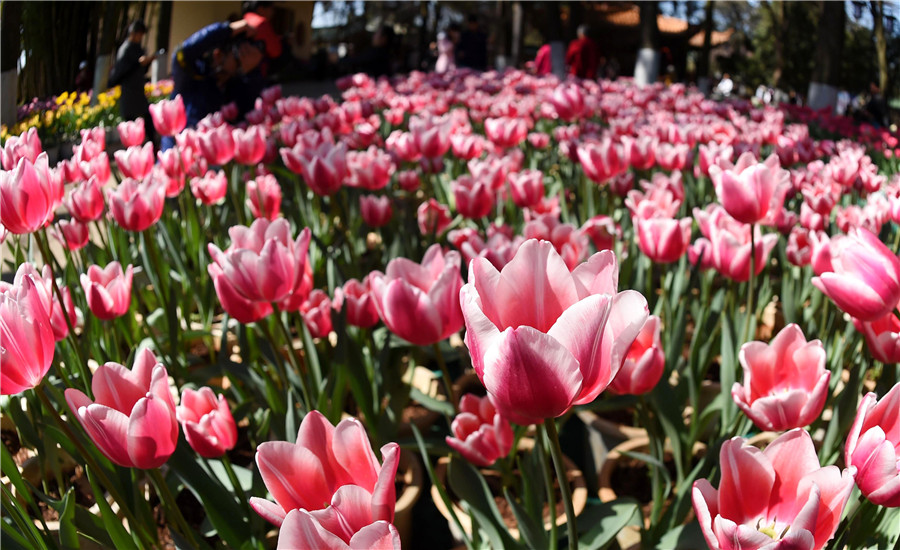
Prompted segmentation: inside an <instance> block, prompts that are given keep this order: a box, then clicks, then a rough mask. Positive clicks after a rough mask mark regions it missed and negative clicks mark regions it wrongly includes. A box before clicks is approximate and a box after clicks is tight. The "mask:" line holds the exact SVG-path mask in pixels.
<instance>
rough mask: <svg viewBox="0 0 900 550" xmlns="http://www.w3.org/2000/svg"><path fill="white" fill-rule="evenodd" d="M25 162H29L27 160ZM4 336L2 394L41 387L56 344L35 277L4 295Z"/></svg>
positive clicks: (0, 314) (0, 320)
mask: <svg viewBox="0 0 900 550" xmlns="http://www.w3.org/2000/svg"><path fill="white" fill-rule="evenodd" d="M22 161H25V162H27V160H25V159H24V158H23V159H22V160H20V162H22ZM0 335H2V340H3V353H0V394H2V395H13V394H17V393H21V392H23V391H25V390H28V389H31V388H34V387H35V386H37V385H38V384H40V383H41V380H43V379H44V375H45V374H47V371H48V370H50V365H52V364H53V352H54V349H55V347H56V341H55V340H54V337H53V329H52V327H51V323H50V317H49V316H48V315H47V310H46V308H45V305H44V304H43V302H42V300H41V295H40V292H39V291H38V289H37V286H36V284H35V281H34V280H33V279H32V278H31V277H23V278H22V280H21V282H17V283H16V284H14V286H13V287H12V288H11V289H9V290H7V291H6V292H2V293H0Z"/></svg>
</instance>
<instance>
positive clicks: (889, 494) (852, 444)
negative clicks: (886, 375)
mask: <svg viewBox="0 0 900 550" xmlns="http://www.w3.org/2000/svg"><path fill="white" fill-rule="evenodd" d="M898 459H900V384H894V387H893V388H891V389H890V391H888V392H887V394H885V395H884V397H882V398H881V399H880V400H879V399H877V397H876V395H875V394H874V393H869V394H867V395H866V396H865V397H864V398H863V400H862V403H860V404H859V409H858V410H857V412H856V419H855V420H854V421H853V426H851V427H850V433H849V435H848V436H847V444H846V446H845V447H844V460H845V461H846V463H847V466H848V467H851V468H852V467H854V466H855V467H856V469H857V471H856V476H855V477H856V485H857V487H859V490H860V491H861V492H862V494H863V495H865V496H866V498H868V499H869V500H870V501H872V502H873V503H875V504H879V505H881V506H887V507H891V508H897V507H900V469H898V468H897V464H898Z"/></svg>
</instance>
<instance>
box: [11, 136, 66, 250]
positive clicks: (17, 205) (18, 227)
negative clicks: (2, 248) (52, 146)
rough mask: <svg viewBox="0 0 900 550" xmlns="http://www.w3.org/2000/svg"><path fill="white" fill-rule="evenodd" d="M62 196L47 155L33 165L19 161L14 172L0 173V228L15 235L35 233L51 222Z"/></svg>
mask: <svg viewBox="0 0 900 550" xmlns="http://www.w3.org/2000/svg"><path fill="white" fill-rule="evenodd" d="M63 195H64V187H63V183H62V178H61V177H60V176H59V174H57V173H55V172H54V171H53V170H50V166H49V164H48V162H47V153H41V154H39V155H38V156H37V160H35V161H34V163H32V162H31V161H30V160H28V159H27V158H25V157H22V158H20V159H19V163H18V164H17V165H16V167H15V169H14V170H11V171H6V170H3V171H0V224H3V226H4V227H5V228H6V229H7V230H8V231H9V232H10V233H15V234H17V235H22V234H25V233H32V232H34V231H37V230H38V229H40V228H41V227H43V226H44V225H45V224H47V223H49V222H50V221H51V220H53V214H54V211H55V210H56V207H57V206H58V205H59V204H60V203H61V202H62V198H63Z"/></svg>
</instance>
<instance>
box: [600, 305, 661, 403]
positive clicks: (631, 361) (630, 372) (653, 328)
mask: <svg viewBox="0 0 900 550" xmlns="http://www.w3.org/2000/svg"><path fill="white" fill-rule="evenodd" d="M659 323H660V320H659V317H657V316H656V315H651V316H650V317H647V321H646V322H644V326H643V327H641V332H640V333H638V336H637V338H635V340H634V343H633V344H631V347H630V348H628V354H627V355H626V356H625V361H624V362H623V363H622V368H621V369H619V373H618V374H617V375H616V377H615V378H613V379H612V382H610V383H609V390H610V391H611V392H613V393H617V394H630V395H641V394H645V393H647V392H649V391H650V390H652V389H653V388H655V387H656V384H658V383H659V380H660V378H662V375H663V371H665V369H666V356H665V354H664V353H663V349H662V343H661V342H660V339H659V332H660V327H659Z"/></svg>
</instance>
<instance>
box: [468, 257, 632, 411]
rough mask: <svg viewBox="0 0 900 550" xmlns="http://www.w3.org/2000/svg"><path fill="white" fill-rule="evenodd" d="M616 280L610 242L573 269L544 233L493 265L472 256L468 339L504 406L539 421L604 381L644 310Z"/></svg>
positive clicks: (586, 399) (481, 374)
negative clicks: (502, 262) (542, 238)
mask: <svg viewBox="0 0 900 550" xmlns="http://www.w3.org/2000/svg"><path fill="white" fill-rule="evenodd" d="M617 286H618V265H617V264H616V258H615V255H614V254H613V253H612V252H610V251H608V250H604V251H602V252H598V253H596V254H594V255H593V256H591V258H590V259H588V261H587V262H585V263H582V264H580V265H578V266H577V267H575V268H574V269H572V270H570V269H569V268H568V267H567V266H566V264H565V262H564V261H563V259H562V258H561V257H560V255H559V253H558V252H557V251H556V249H555V248H554V247H553V245H552V244H551V243H549V242H546V241H537V240H528V241H525V243H523V244H522V246H520V247H519V250H518V251H517V252H516V255H515V257H514V258H513V259H512V261H510V262H509V263H508V264H506V266H505V267H504V268H503V269H502V270H500V271H497V269H496V268H495V267H494V266H493V265H491V263H490V262H489V261H487V260H485V259H483V258H478V259H476V260H474V261H473V262H472V264H471V265H470V267H469V282H468V283H467V284H466V285H465V286H464V287H463V288H462V290H461V292H460V302H461V304H462V310H463V316H464V317H465V322H466V337H465V341H466V345H467V346H468V348H469V352H470V353H471V355H472V365H473V366H474V367H475V372H476V373H477V374H478V378H479V379H480V380H481V382H482V383H483V384H484V386H485V387H486V388H487V391H488V393H489V394H491V395H492V396H493V398H494V405H495V406H496V407H497V409H498V410H499V411H500V412H501V414H503V415H504V416H506V417H508V418H509V419H510V420H512V421H514V422H516V423H518V424H523V425H525V424H534V423H540V422H542V421H543V420H544V419H546V418H555V417H557V416H560V415H562V414H564V413H565V412H566V411H568V410H569V408H571V407H572V405H580V404H584V403H590V402H591V401H593V400H594V399H595V398H596V397H597V396H598V395H599V394H600V393H601V392H602V391H603V390H604V389H606V387H607V386H608V385H609V383H610V381H612V379H613V378H614V377H615V375H616V374H617V373H618V372H619V369H620V368H621V366H622V362H623V361H624V360H625V356H626V353H627V352H628V349H629V348H630V347H631V344H632V342H634V339H635V338H636V337H637V335H638V334H639V333H640V330H641V327H642V326H643V324H644V322H645V321H646V319H647V316H648V311H647V301H646V300H645V299H644V297H643V296H641V295H640V294H639V293H637V292H635V291H631V290H628V291H624V292H618V291H617Z"/></svg>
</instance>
